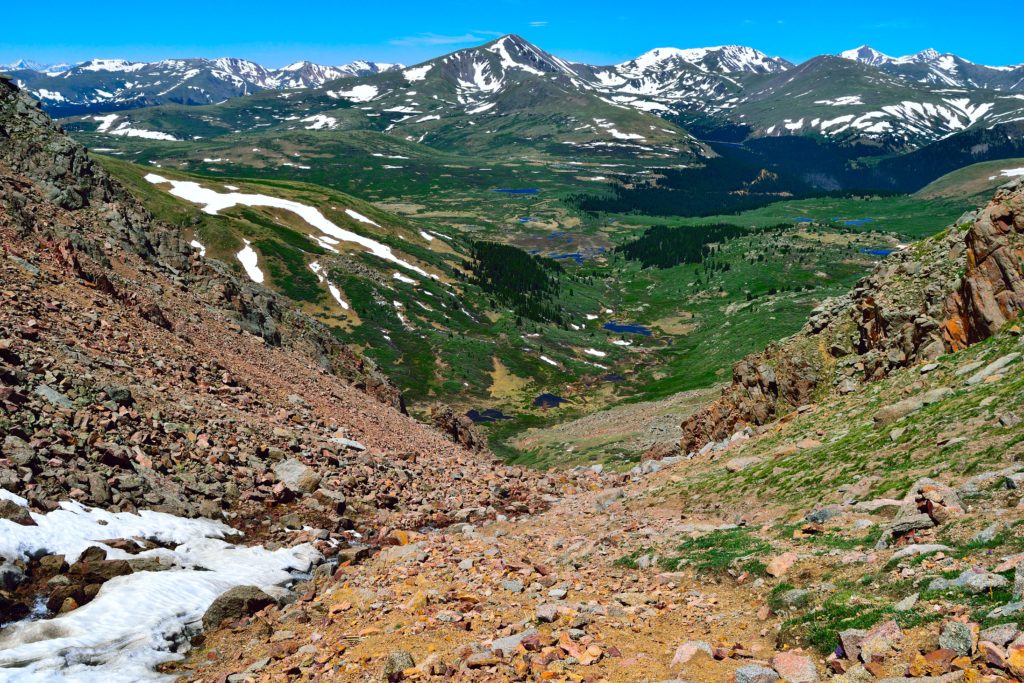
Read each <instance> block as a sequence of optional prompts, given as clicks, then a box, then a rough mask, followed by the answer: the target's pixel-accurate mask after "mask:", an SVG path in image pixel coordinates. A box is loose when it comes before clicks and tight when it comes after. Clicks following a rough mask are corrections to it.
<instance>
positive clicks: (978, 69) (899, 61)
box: [839, 45, 1024, 92]
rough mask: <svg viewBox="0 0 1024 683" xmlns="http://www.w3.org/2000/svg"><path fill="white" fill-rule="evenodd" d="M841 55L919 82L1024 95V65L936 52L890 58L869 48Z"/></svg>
mask: <svg viewBox="0 0 1024 683" xmlns="http://www.w3.org/2000/svg"><path fill="white" fill-rule="evenodd" d="M839 56H840V57H842V58H844V59H849V60H853V61H857V62H861V63H864V64H870V65H871V66H875V67H878V68H879V69H881V70H882V71H885V72H886V73H890V74H893V75H895V76H899V77H901V78H905V79H907V80H912V81H916V82H918V83H927V84H930V85H935V86H940V87H948V88H966V89H969V90H978V89H986V90H1002V91H1010V92H1024V64H1020V65H1016V66H986V65H984V64H975V63H973V62H970V61H968V60H966V59H964V58H963V57H958V56H957V55H954V54H951V53H948V52H939V51H938V50H933V49H927V50H922V51H921V52H917V53H915V54H912V55H905V56H903V57H890V56H889V55H886V54H883V53H881V52H879V51H878V50H875V49H874V48H872V47H869V46H867V45H863V46H861V47H859V48H856V49H854V50H846V51H845V52H840V53H839Z"/></svg>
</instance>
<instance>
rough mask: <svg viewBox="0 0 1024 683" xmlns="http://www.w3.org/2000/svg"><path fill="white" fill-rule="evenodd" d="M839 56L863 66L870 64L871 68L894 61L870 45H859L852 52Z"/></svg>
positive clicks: (841, 53) (847, 51) (842, 53)
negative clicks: (860, 63)
mask: <svg viewBox="0 0 1024 683" xmlns="http://www.w3.org/2000/svg"><path fill="white" fill-rule="evenodd" d="M839 56H840V57H842V58H843V59H849V60H852V61H854V62H862V63H864V64H870V65H871V66H881V65H882V64H888V63H890V62H892V61H894V60H893V58H892V57H890V56H889V55H887V54H885V53H884V52H879V51H878V50H876V49H875V48H873V47H871V46H870V45H861V46H860V47H857V48H854V49H852V50H845V51H843V52H840V53H839Z"/></svg>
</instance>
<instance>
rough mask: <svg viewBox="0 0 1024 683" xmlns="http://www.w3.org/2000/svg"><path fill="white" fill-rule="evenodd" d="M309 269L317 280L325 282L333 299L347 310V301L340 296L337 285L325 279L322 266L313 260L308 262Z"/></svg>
mask: <svg viewBox="0 0 1024 683" xmlns="http://www.w3.org/2000/svg"><path fill="white" fill-rule="evenodd" d="M309 269H310V270H312V271H313V273H314V274H315V275H316V279H317V280H319V281H320V283H321V284H323V283H327V289H328V291H330V293H331V296H332V297H334V300H335V301H337V302H338V305H339V306H341V307H342V308H343V309H344V310H346V311H347V310H348V302H347V301H345V299H344V298H342V296H341V290H340V289H338V287H337V286H336V285H335V284H334V283H333V282H331V281H330V280H328V279H327V276H326V275H325V274H324V267H323V266H321V265H320V263H319V262H317V261H313V262H312V263H310V264H309Z"/></svg>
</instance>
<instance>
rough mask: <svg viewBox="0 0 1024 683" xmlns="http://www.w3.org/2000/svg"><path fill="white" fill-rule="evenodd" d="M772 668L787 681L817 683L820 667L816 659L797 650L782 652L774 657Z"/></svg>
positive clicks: (789, 682)
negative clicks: (817, 665) (818, 667)
mask: <svg viewBox="0 0 1024 683" xmlns="http://www.w3.org/2000/svg"><path fill="white" fill-rule="evenodd" d="M772 668H773V669H775V671H777V672H778V674H779V677H780V678H781V679H782V680H783V681H785V682H786V683H817V681H820V680H821V679H820V678H819V677H818V669H817V667H816V666H814V660H813V659H811V658H810V657H808V656H806V655H803V654H799V653H797V652H780V653H778V654H777V655H775V656H774V657H772Z"/></svg>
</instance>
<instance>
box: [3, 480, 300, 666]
mask: <svg viewBox="0 0 1024 683" xmlns="http://www.w3.org/2000/svg"><path fill="white" fill-rule="evenodd" d="M0 497H2V498H5V499H7V500H13V501H14V502H15V503H17V504H19V505H22V506H24V505H26V502H25V501H24V499H21V498H20V497H18V496H15V495H13V494H11V493H9V492H7V491H3V490H0ZM32 519H33V520H35V522H36V525H37V526H21V525H20V524H16V523H14V522H11V521H8V520H0V556H2V557H4V558H6V559H7V560H11V561H14V560H24V559H27V558H28V556H30V555H40V554H44V553H55V554H63V555H64V556H65V557H66V559H67V561H68V562H74V561H75V560H77V558H78V557H79V555H81V553H82V552H83V551H84V550H85V549H86V548H88V547H90V546H99V547H101V548H103V549H104V550H106V552H107V557H108V558H109V559H130V558H133V557H134V558H154V559H157V560H158V561H159V562H160V564H163V565H166V566H167V567H169V569H167V570H166V571H156V572H154V571H140V572H136V573H134V574H129V575H127V576H119V577H116V578H114V579H111V580H110V581H108V582H106V583H105V584H103V587H102V588H101V589H100V592H99V593H98V594H97V596H96V598H95V599H93V600H92V602H89V603H88V604H86V605H83V606H82V607H79V608H78V609H76V610H74V611H72V612H68V613H66V614H62V615H59V616H56V617H53V618H50V619H42V620H38V621H22V622H18V623H15V624H11V625H9V626H7V627H6V628H5V629H4V630H3V631H2V632H0V679H2V680H4V681H9V682H10V683H22V682H25V683H27V682H28V681H78V682H80V683H132V682H134V681H171V680H174V678H175V677H174V676H166V675H162V674H158V673H157V672H156V671H154V667H155V666H156V665H157V664H160V663H163V662H168V661H173V660H176V659H180V658H181V657H182V655H181V654H179V653H177V652H175V651H174V650H175V649H180V648H181V646H187V642H188V639H189V638H190V636H191V635H192V634H193V633H195V632H196V631H197V629H198V625H199V622H200V621H201V620H202V617H203V614H204V613H205V612H206V609H207V608H208V607H209V606H210V604H211V603H212V602H213V601H214V600H215V599H216V598H217V597H218V596H219V595H221V594H222V593H224V592H225V591H227V590H229V589H231V588H234V587H235V586H243V585H255V586H259V587H261V588H263V589H264V590H266V591H267V592H268V593H270V594H271V595H274V594H277V595H282V590H283V589H282V588H280V587H281V586H283V585H285V584H287V583H290V582H291V581H293V580H294V579H295V578H297V577H295V576H294V574H295V573H297V572H298V573H302V572H308V571H309V570H310V569H311V568H312V566H313V563H314V562H315V561H317V560H318V559H319V553H317V551H316V550H314V549H313V548H312V547H311V546H309V545H300V546H296V547H294V548H287V549H284V548H283V549H280V550H276V551H269V550H266V549H264V548H262V547H260V546H254V547H246V546H242V545H237V544H236V543H232V542H228V541H226V540H224V539H225V538H227V537H229V536H233V535H234V534H236V532H235V531H234V530H233V529H231V528H230V527H228V526H226V525H225V524H222V523H221V522H215V521H212V520H208V519H184V518H180V517H175V516H174V515H169V514H165V513H161V512H151V511H148V510H143V511H141V512H140V513H139V514H137V515H135V514H130V513H126V512H119V513H112V512H107V511H105V510H100V509H96V508H87V507H85V506H82V505H80V504H78V503H76V502H71V501H67V502H63V503H61V505H60V508H59V509H57V510H54V511H53V512H50V513H48V514H45V515H44V514H37V513H32ZM133 537H137V538H145V539H150V540H153V541H156V542H159V543H163V544H172V545H174V548H173V549H167V548H155V549H152V550H146V551H143V552H140V553H138V554H136V555H129V554H128V553H126V552H125V551H123V550H119V549H117V548H113V547H110V546H107V545H105V544H104V543H102V542H101V541H98V540H96V539H109V538H133Z"/></svg>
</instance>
